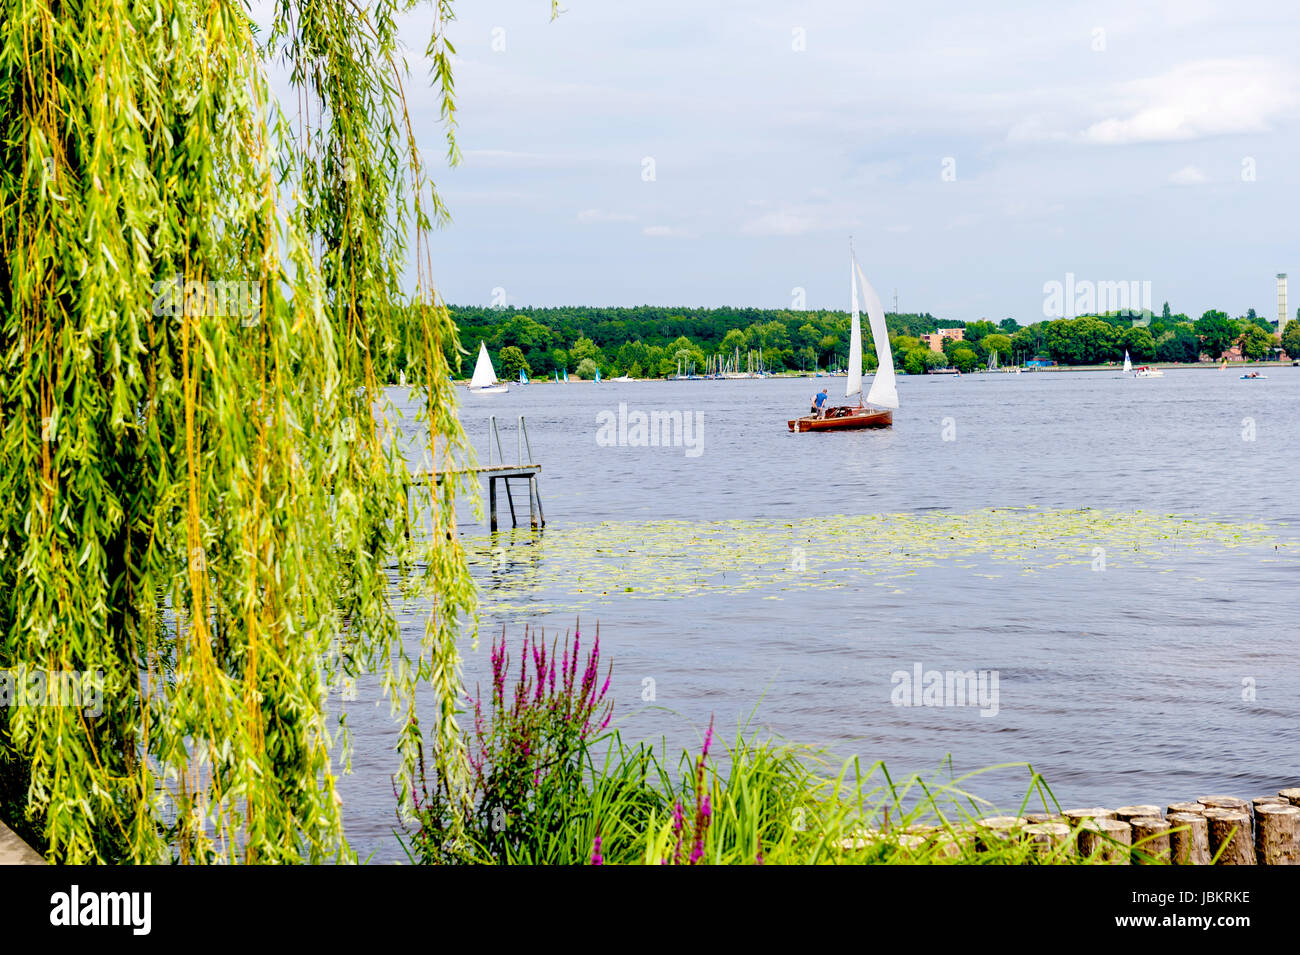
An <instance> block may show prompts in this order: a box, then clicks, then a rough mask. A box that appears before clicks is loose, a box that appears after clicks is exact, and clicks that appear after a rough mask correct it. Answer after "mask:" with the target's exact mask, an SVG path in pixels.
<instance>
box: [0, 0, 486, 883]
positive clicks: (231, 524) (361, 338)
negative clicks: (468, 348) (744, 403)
mask: <svg viewBox="0 0 1300 955" xmlns="http://www.w3.org/2000/svg"><path fill="white" fill-rule="evenodd" d="M409 6H412V4H411V3H409V2H407V0H372V2H368V3H363V2H360V0H356V2H346V3H341V2H337V0H279V2H278V5H277V6H276V7H275V8H274V11H273V16H274V22H273V25H272V27H271V29H270V30H269V31H267V32H265V33H259V31H258V30H257V29H256V28H255V26H254V24H253V23H252V21H251V19H250V14H249V11H248V10H247V9H246V8H245V7H244V6H243V5H242V4H241V3H239V2H233V0H62V2H60V0H0V12H2V13H0V137H2V141H0V670H5V669H7V670H9V671H10V672H11V674H12V673H14V672H25V673H28V674H31V673H33V672H35V671H40V672H44V673H48V674H60V673H63V674H67V673H75V674H82V675H83V678H84V675H92V676H91V677H90V678H91V679H93V680H94V681H96V684H97V685H98V686H101V687H102V692H103V704H102V707H101V708H99V709H101V710H102V711H101V712H98V713H96V712H93V711H90V708H89V707H87V706H84V705H82V706H75V705H45V706H39V705H10V706H7V707H5V708H3V709H0V815H7V816H8V817H9V818H8V821H9V822H10V823H11V824H15V825H17V826H18V827H19V828H20V829H21V830H22V831H23V832H25V833H26V834H27V835H28V836H29V837H31V838H32V839H34V840H35V841H36V842H37V843H38V844H39V845H40V846H41V847H42V848H44V850H45V851H46V853H47V856H48V857H49V858H50V859H52V860H57V861H61V862H73V863H81V862H103V861H136V862H165V861H181V862H208V861H246V862H294V861H325V860H331V859H338V860H348V859H350V858H351V857H352V856H351V852H350V850H349V849H348V847H347V843H346V839H345V838H344V834H343V827H342V823H341V808H340V800H339V796H338V793H337V789H336V776H337V773H338V772H339V769H340V763H341V759H340V757H339V753H340V745H339V744H340V737H341V735H342V731H341V729H340V723H339V722H338V717H337V707H336V706H335V705H333V704H332V703H331V699H332V697H331V693H332V690H333V688H336V687H337V685H338V683H339V681H340V680H341V679H342V678H343V677H344V676H345V675H346V674H356V673H360V672H371V673H380V674H382V675H383V679H382V683H383V686H384V688H385V690H386V691H387V692H388V693H389V694H391V696H392V699H393V701H394V711H395V713H396V717H395V729H394V735H395V738H396V740H397V742H396V744H395V746H396V749H397V751H398V752H399V754H400V755H399V756H396V757H395V771H398V772H399V778H401V779H407V778H409V768H410V766H411V765H412V763H413V760H414V759H415V756H416V753H417V752H418V751H419V749H420V748H421V747H424V748H425V750H426V753H427V751H428V750H429V748H432V751H433V753H434V754H435V755H436V759H437V762H438V765H439V770H440V772H439V778H440V779H442V780H444V783H443V785H444V787H445V789H446V792H445V796H446V798H448V799H449V800H451V801H452V802H453V803H455V802H456V800H458V799H463V798H464V796H463V793H464V789H463V780H464V778H465V772H464V770H465V761H464V753H463V748H462V745H461V741H460V736H459V733H458V730H457V725H456V721H455V706H456V700H457V697H458V688H459V677H458V663H457V654H456V643H455V640H456V636H457V624H458V621H460V620H464V619H466V617H467V615H468V614H469V613H471V612H472V601H473V591H472V587H471V585H470V582H469V579H468V576H467V571H466V566H465V561H464V557H463V554H462V552H461V550H460V547H459V545H458V543H457V539H456V535H455V532H454V512H453V502H454V495H455V492H456V486H455V482H454V481H453V480H450V479H449V480H447V481H446V482H445V483H443V484H442V485H441V486H437V487H431V488H423V489H421V486H419V485H417V486H416V487H415V488H414V489H413V490H414V491H415V493H416V494H417V495H422V496H423V499H422V500H417V501H416V502H415V506H416V507H418V508H419V510H420V512H421V515H422V519H423V520H424V521H425V522H427V523H426V525H425V526H426V529H427V530H428V533H427V534H426V535H416V539H417V540H424V541H427V543H424V544H417V545H414V546H413V547H408V546H407V545H406V544H405V535H404V534H403V532H402V530H403V526H404V523H405V521H404V519H405V517H406V514H407V512H406V496H405V491H406V487H407V479H408V465H407V462H406V458H405V456H404V453H403V452H402V451H401V450H399V443H398V441H397V440H396V439H397V434H396V431H397V428H398V425H397V422H396V421H395V420H394V418H393V416H392V414H391V411H390V409H389V408H388V406H387V405H386V404H385V400H384V396H383V392H382V387H383V385H384V383H385V382H386V381H387V380H388V379H389V377H390V373H391V371H392V357H391V356H392V355H393V354H394V353H395V352H398V351H401V352H404V353H406V354H408V355H410V356H413V366H412V367H409V368H408V369H407V372H408V374H411V375H412V376H413V378H414V379H415V380H416V381H417V384H416V386H415V388H416V390H417V391H418V393H419V394H420V395H421V401H420V402H419V404H420V407H421V409H422V410H421V415H420V421H419V424H418V427H417V428H412V429H410V430H411V431H412V433H414V434H417V435H418V436H419V439H420V441H421V442H423V450H422V451H421V454H422V456H423V457H424V459H425V462H426V464H428V465H431V466H433V467H435V468H437V469H441V470H445V469H446V467H447V463H448V462H449V460H450V459H451V457H452V456H453V455H455V454H457V453H459V452H460V450H462V448H463V445H462V434H461V431H460V429H459V426H458V424H457V420H456V417H455V409H454V398H453V393H452V390H451V384H450V378H449V374H448V368H447V362H446V359H445V357H444V354H445V351H444V346H446V345H447V344H448V343H449V342H454V336H455V328H454V326H453V324H452V323H451V321H450V319H449V318H448V315H447V312H446V310H445V309H444V308H443V307H442V305H441V304H440V302H439V300H438V298H437V296H436V293H435V290H434V287H433V285H432V282H431V277H430V263H429V257H428V248H427V244H426V238H427V234H428V232H429V230H430V229H431V228H433V227H434V226H436V225H437V224H438V222H439V220H440V219H442V218H444V216H445V213H444V210H443V207H442V206H441V204H440V203H439V200H438V198H437V196H436V192H435V191H434V188H433V185H432V182H431V181H430V179H429V178H428V175H427V172H426V170H425V168H424V167H423V166H422V164H421V159H420V155H419V153H418V152H417V150H416V146H415V136H414V131H413V129H412V123H411V119H410V115H409V113H408V110H407V105H406V95H407V94H406V89H407V86H408V85H409V78H408V71H407V67H406V65H405V63H404V62H403V60H402V56H401V53H400V50H399V48H398V45H397V41H396V29H397V28H396V23H395V19H396V17H397V16H398V15H399V14H401V13H402V12H403V11H404V10H406V9H407V8H408V7H409ZM433 13H434V16H433V28H432V33H431V36H430V38H429V43H428V48H427V50H426V51H425V53H426V56H427V57H428V59H429V62H430V63H431V64H432V87H433V90H434V93H433V95H434V97H435V100H436V102H437V103H438V104H439V105H440V108H441V117H442V122H443V126H444V133H445V136H446V139H447V144H448V148H449V151H450V159H451V160H452V161H455V159H456V145H455V136H454V120H455V112H454V109H455V107H454V99H453V85H452V75H451V69H450V63H451V60H450V56H451V54H452V53H453V52H454V51H453V50H452V48H451V46H450V45H449V43H448V41H447V38H446V35H445V29H446V26H447V24H448V22H449V21H450V19H451V10H450V6H449V3H448V2H447V0H437V2H436V3H435V4H434V7H433ZM275 70H279V71H281V72H282V73H283V74H286V75H287V84H288V87H289V88H290V89H291V90H292V97H293V98H294V99H296V101H295V102H283V103H279V104H277V103H276V102H274V101H273V98H272V96H271V93H270V90H271V83H270V81H269V77H270V76H271V75H272V72H273V71H275ZM287 98H288V97H286V99H287ZM412 274H413V275H414V281H413V284H414V292H413V293H412V292H410V291H409V287H410V285H411V284H412V282H411V280H410V279H409V278H407V279H404V276H408V277H409V276H410V275H412ZM404 288H406V289H407V291H405V292H404ZM399 316H401V318H400V320H399ZM403 336H406V337H405V338H404V337H403ZM446 351H448V352H452V353H454V352H455V348H454V347H452V348H447V349H446ZM394 568H402V569H403V570H404V572H403V573H402V574H401V575H400V579H401V580H402V581H403V582H404V586H406V587H409V588H411V589H412V590H416V589H421V588H422V589H423V590H424V591H425V592H427V593H429V594H431V595H432V600H431V601H430V603H431V605H432V607H433V609H432V611H431V613H430V615H429V619H428V623H427V626H426V629H425V632H424V635H423V638H422V639H421V640H419V641H412V642H411V645H406V644H404V643H403V642H402V640H401V639H400V633H399V630H398V627H397V625H396V622H395V617H394V608H393V601H394V600H395V599H396V598H395V597H394V588H393V582H394V579H395V578H396V577H397V576H398V575H397V573H396V572H395V571H394ZM421 683H424V684H426V685H431V686H432V689H433V691H434V693H433V694H431V696H432V698H434V699H436V700H437V701H438V702H437V704H436V705H435V708H434V711H433V712H431V713H426V714H424V720H423V721H422V720H421V719H420V718H419V716H418V715H417V712H416V708H415V700H414V691H415V688H416V686H417V685H419V684H421ZM27 702H28V703H29V704H30V703H31V699H30V698H28V700H27ZM47 702H50V701H47ZM82 702H84V700H83V701H82Z"/></svg>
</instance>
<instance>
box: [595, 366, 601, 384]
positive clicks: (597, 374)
mask: <svg viewBox="0 0 1300 955" xmlns="http://www.w3.org/2000/svg"><path fill="white" fill-rule="evenodd" d="M596 384H600V369H599V368H597V369H596Z"/></svg>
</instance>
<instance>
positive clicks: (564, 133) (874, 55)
mask: <svg viewBox="0 0 1300 955" xmlns="http://www.w3.org/2000/svg"><path fill="white" fill-rule="evenodd" d="M566 7H567V9H566V12H565V13H564V14H563V15H562V16H561V17H560V18H559V19H558V20H556V21H555V22H549V4H548V3H547V2H546V0H479V2H477V3H461V4H458V6H457V15H458V19H457V21H456V23H455V24H454V25H453V27H452V29H451V31H450V33H451V37H452V39H453V42H454V43H455V44H456V46H457V50H458V56H457V61H456V81H457V89H458V95H459V107H460V110H459V116H460V121H461V125H460V130H459V142H460V145H461V148H462V150H463V151H464V163H463V164H462V165H461V166H460V167H458V168H456V169H446V168H439V166H440V164H441V157H442V155H443V152H444V150H443V147H442V143H441V140H440V135H441V132H440V128H439V124H438V119H437V111H436V100H435V97H434V96H433V94H432V92H431V91H429V90H428V89H427V87H426V86H422V85H421V83H420V82H417V83H416V84H415V85H414V87H413V90H414V92H413V99H414V100H415V101H416V102H415V107H416V108H415V117H416V122H417V124H418V126H419V128H420V130H421V131H422V132H421V135H422V139H423V144H424V149H425V152H426V155H427V157H428V158H429V160H430V161H431V162H433V163H434V165H435V170H436V171H437V176H436V180H437V184H438V188H439V189H440V191H441V192H442V194H443V196H444V198H445V199H446V201H447V203H448V204H449V206H450V207H451V210H452V214H453V217H454V221H453V223H452V224H451V225H450V226H449V227H448V228H446V229H445V230H443V231H442V232H440V233H439V234H438V235H437V236H436V237H435V239H434V244H433V264H434V272H435V277H436V279H437V282H438V286H439V290H440V293H441V294H442V295H443V297H444V298H445V299H446V300H447V301H449V302H452V303H458V304H490V303H491V301H492V296H493V290H494V289H497V288H500V289H504V294H505V299H506V301H507V303H508V304H511V305H561V304H587V305H639V304H646V303H649V304H661V305H683V306H696V305H736V306H742V305H744V306H760V307H768V308H785V307H790V305H791V303H792V298H793V295H794V292H793V290H794V289H796V288H802V289H804V290H805V291H806V301H807V305H808V307H813V308H831V307H833V308H845V307H847V298H848V289H847V271H848V270H847V269H846V268H845V264H846V255H847V241H848V236H849V235H850V234H852V235H853V236H854V241H855V244H856V248H857V252H858V258H859V261H860V262H861V263H862V265H863V268H864V270H865V272H866V274H867V277H868V278H869V279H870V281H871V282H872V283H873V284H874V285H875V286H876V288H877V290H878V291H879V292H880V295H881V298H882V299H883V300H884V301H885V303H886V307H887V308H892V303H893V296H894V290H895V289H897V292H898V301H899V304H900V306H901V308H902V309H903V310H905V311H911V310H928V311H930V312H933V313H934V314H936V315H938V316H940V317H945V318H956V319H964V320H967V321H970V320H974V319H978V318H981V317H988V318H992V319H994V320H998V319H1001V318H1004V317H1007V316H1013V317H1015V318H1017V319H1018V320H1020V321H1021V322H1029V321H1037V320H1040V319H1041V318H1042V317H1043V300H1044V293H1043V286H1044V283H1046V282H1050V281H1053V280H1056V281H1063V280H1064V277H1065V273H1067V272H1072V273H1074V275H1075V276H1076V279H1080V280H1093V281H1130V280H1139V281H1149V282H1151V285H1152V295H1153V299H1154V301H1155V307H1156V308H1157V309H1158V308H1159V306H1160V303H1161V302H1163V301H1165V300H1168V301H1169V302H1170V303H1171V305H1172V306H1173V308H1174V310H1175V311H1185V312H1188V313H1190V314H1193V315H1199V314H1200V313H1201V312H1202V311H1204V310H1205V309H1207V308H1211V307H1220V308H1224V309H1226V310H1228V311H1229V312H1230V313H1232V314H1241V313H1244V311H1245V310H1246V309H1247V308H1248V307H1254V308H1255V309H1257V310H1258V311H1259V312H1260V313H1262V314H1266V315H1269V316H1273V315H1274V313H1275V310H1276V304H1275V280H1274V276H1275V274H1276V273H1277V272H1280V271H1290V272H1292V273H1293V277H1294V280H1295V281H1296V282H1300V248H1298V244H1297V241H1296V220H1297V211H1298V210H1297V185H1298V184H1300V170H1298V169H1297V158H1298V157H1300V148H1298V147H1300V134H1297V120H1300V71H1298V70H1297V68H1296V66H1295V55H1294V54H1295V40H1296V37H1297V30H1296V21H1297V14H1296V10H1295V7H1294V4H1291V3H1282V2H1275V3H1252V2H1244V3H1243V2H1236V3H1219V2H1201V0H1177V2H1145V3H1134V2H1123V3H1121V2H1115V3H1111V2H1100V3H1060V2H1052V3H1042V2H1034V3H1017V2H1003V3H996V2H995V3H989V4H978V5H976V4H970V3H955V2H924V0H921V2H913V3H910V4H906V5H903V4H893V3H844V2H836V3H826V2H823V3H812V2H797V0H796V2H776V0H771V2H768V0H753V2H735V0H720V2H703V0H696V2H685V0H656V2H653V3H650V2H645V0H620V2H617V3H615V2H611V0H602V2H597V0H566ZM428 29H429V13H428V12H427V11H417V12H416V13H415V14H413V15H412V16H410V17H409V18H408V20H407V21H406V22H405V23H404V26H403V36H404V38H406V41H407V43H408V45H409V46H410V47H411V56H410V62H411V65H412V69H413V70H414V71H415V72H416V79H417V80H419V81H423V80H424V79H426V77H425V74H424V72H423V71H424V65H423V62H422V59H421V57H420V53H421V52H422V50H423V47H424V42H425V39H426V37H427V33H428ZM800 31H801V32H800ZM494 41H495V46H496V47H497V48H496V49H494ZM801 46H802V49H801V48H800V47H801ZM501 47H504V48H503V49H502V48H501ZM647 158H650V159H653V161H654V178H653V180H652V181H648V180H647V179H646V178H645V175H644V170H645V168H646V166H645V161H646V159H647ZM946 160H951V162H946ZM945 170H948V175H947V176H945V175H944V173H945ZM1252 171H1253V179H1251V178H1249V174H1250V173H1252ZM1243 172H1246V173H1247V176H1246V177H1243ZM954 173H955V178H954V175H953V174H954ZM1292 298H1293V299H1295V298H1297V295H1296V294H1293V295H1292Z"/></svg>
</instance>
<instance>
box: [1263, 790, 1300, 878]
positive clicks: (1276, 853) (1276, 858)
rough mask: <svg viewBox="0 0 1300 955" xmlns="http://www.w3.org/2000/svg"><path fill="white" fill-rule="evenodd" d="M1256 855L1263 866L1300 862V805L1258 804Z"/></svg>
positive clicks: (1298, 863) (1296, 863) (1299, 863)
mask: <svg viewBox="0 0 1300 955" xmlns="http://www.w3.org/2000/svg"><path fill="white" fill-rule="evenodd" d="M1255 858H1256V860H1257V861H1258V862H1259V864H1260V865H1300V807H1296V806H1293V805H1291V804H1290V803H1287V804H1286V805H1285V806H1278V805H1273V804H1265V805H1262V806H1256V807H1255Z"/></svg>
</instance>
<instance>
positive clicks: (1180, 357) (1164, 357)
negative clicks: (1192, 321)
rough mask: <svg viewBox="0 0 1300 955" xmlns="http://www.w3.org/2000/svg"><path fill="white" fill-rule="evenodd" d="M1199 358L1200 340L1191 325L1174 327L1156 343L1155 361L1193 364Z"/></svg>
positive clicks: (1162, 334) (1164, 333)
mask: <svg viewBox="0 0 1300 955" xmlns="http://www.w3.org/2000/svg"><path fill="white" fill-rule="evenodd" d="M1200 356H1201V340H1200V338H1199V337H1197V335H1196V332H1194V331H1193V330H1192V326H1191V325H1183V324H1179V325H1175V326H1174V327H1173V328H1170V329H1168V330H1166V331H1165V332H1163V333H1161V335H1160V337H1159V339H1158V340H1157V341H1156V361H1181V362H1194V361H1197V360H1198V359H1199V358H1200Z"/></svg>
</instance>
